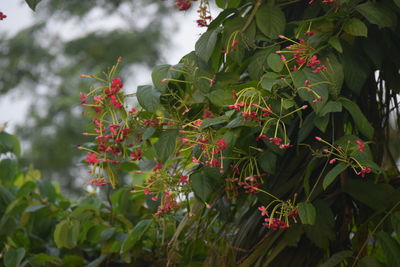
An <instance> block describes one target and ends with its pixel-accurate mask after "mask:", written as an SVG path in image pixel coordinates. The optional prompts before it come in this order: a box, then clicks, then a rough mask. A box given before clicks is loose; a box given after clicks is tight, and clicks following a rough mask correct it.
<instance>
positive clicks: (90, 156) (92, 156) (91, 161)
mask: <svg viewBox="0 0 400 267" xmlns="http://www.w3.org/2000/svg"><path fill="white" fill-rule="evenodd" d="M85 161H86V162H88V163H89V164H95V163H97V162H99V160H98V159H97V153H90V152H88V153H87V157H86V159H85Z"/></svg>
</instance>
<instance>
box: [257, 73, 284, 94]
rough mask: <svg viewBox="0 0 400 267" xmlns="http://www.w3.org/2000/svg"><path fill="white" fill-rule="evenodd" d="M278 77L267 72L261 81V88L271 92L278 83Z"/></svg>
mask: <svg viewBox="0 0 400 267" xmlns="http://www.w3.org/2000/svg"><path fill="white" fill-rule="evenodd" d="M279 77H280V76H279V75H278V74H276V73H273V72H267V73H265V74H264V75H263V77H262V79H261V87H262V88H264V89H265V90H268V91H271V90H272V87H274V85H276V84H277V83H278V82H279Z"/></svg>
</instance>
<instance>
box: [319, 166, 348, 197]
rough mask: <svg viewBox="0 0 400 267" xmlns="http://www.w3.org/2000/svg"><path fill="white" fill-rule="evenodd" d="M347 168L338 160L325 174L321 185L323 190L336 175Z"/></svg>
mask: <svg viewBox="0 0 400 267" xmlns="http://www.w3.org/2000/svg"><path fill="white" fill-rule="evenodd" d="M346 169H347V164H345V163H343V162H340V163H338V164H337V165H336V166H335V167H333V168H332V169H331V170H330V171H329V172H328V173H327V174H326V176H325V178H324V180H323V182H322V187H323V188H324V190H326V189H327V188H328V186H329V185H330V184H331V183H333V181H334V180H335V179H336V177H337V176H338V175H339V174H341V173H342V172H343V171H344V170H346Z"/></svg>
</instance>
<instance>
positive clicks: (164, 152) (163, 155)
mask: <svg viewBox="0 0 400 267" xmlns="http://www.w3.org/2000/svg"><path fill="white" fill-rule="evenodd" d="M178 135H179V133H178V130H166V131H164V132H163V133H162V134H161V135H160V137H159V138H158V141H157V143H155V144H154V148H155V150H156V153H157V157H158V160H159V161H161V162H163V163H164V162H166V161H167V159H168V158H169V157H170V156H171V155H172V154H173V152H174V151H175V144H176V139H177V137H178Z"/></svg>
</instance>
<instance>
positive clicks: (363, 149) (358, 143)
mask: <svg viewBox="0 0 400 267" xmlns="http://www.w3.org/2000/svg"><path fill="white" fill-rule="evenodd" d="M356 143H357V145H358V150H360V152H364V151H365V147H364V144H363V142H361V141H360V140H356Z"/></svg>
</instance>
